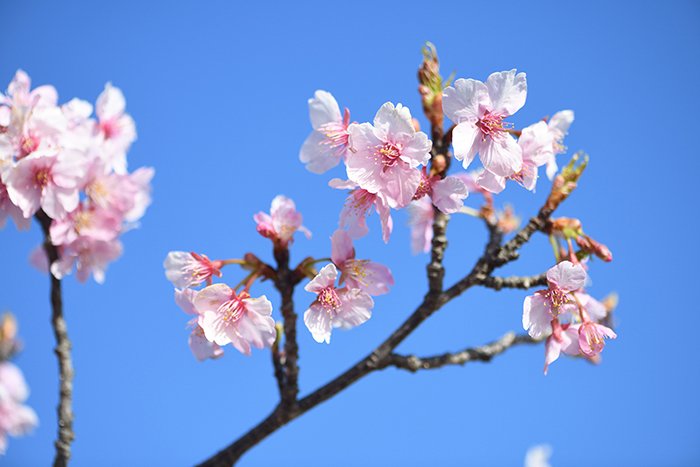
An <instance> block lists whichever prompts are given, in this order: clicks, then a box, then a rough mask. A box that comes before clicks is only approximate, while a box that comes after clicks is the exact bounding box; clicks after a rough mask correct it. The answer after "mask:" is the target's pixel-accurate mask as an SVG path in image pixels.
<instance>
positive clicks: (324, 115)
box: [309, 89, 343, 130]
mask: <svg viewBox="0 0 700 467" xmlns="http://www.w3.org/2000/svg"><path fill="white" fill-rule="evenodd" d="M309 118H310V119H311V126H312V127H313V129H314V130H317V129H318V128H319V127H320V126H321V125H324V124H326V123H331V122H342V121H343V117H342V115H341V114H340V107H338V102H337V101H336V100H335V97H333V94H331V93H330V92H327V91H322V90H320V89H319V90H318V91H316V92H315V93H314V97H313V98H311V99H309Z"/></svg>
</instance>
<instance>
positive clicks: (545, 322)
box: [523, 292, 552, 339]
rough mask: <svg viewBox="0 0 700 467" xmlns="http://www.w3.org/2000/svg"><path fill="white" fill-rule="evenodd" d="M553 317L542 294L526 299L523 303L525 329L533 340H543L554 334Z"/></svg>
mask: <svg viewBox="0 0 700 467" xmlns="http://www.w3.org/2000/svg"><path fill="white" fill-rule="evenodd" d="M551 322H552V315H551V313H550V312H549V307H547V305H546V301H545V299H544V297H543V296H542V294H541V293H539V292H537V293H535V294H534V295H529V296H527V297H525V301H524V302H523V329H525V330H526V331H527V332H528V334H530V337H532V338H533V339H541V338H543V337H545V336H546V335H548V334H550V333H551V332H552V325H551Z"/></svg>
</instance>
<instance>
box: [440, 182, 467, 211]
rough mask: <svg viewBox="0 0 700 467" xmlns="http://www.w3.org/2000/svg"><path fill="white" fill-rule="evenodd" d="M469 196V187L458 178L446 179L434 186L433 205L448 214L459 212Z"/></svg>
mask: <svg viewBox="0 0 700 467" xmlns="http://www.w3.org/2000/svg"><path fill="white" fill-rule="evenodd" d="M468 195H469V192H468V191H467V186H466V185H465V184H464V182H463V181H462V180H460V179H459V178H457V177H445V178H444V179H442V180H438V181H437V182H433V184H432V194H431V198H432V200H433V204H435V206H437V208H438V209H439V210H440V211H442V212H444V213H446V214H452V213H453V212H457V211H459V210H460V209H461V208H462V206H464V199H465V198H466V197H467V196H468Z"/></svg>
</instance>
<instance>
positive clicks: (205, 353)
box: [187, 320, 224, 362]
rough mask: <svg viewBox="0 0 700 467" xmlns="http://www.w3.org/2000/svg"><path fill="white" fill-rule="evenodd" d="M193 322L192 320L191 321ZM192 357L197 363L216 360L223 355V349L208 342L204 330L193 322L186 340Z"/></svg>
mask: <svg viewBox="0 0 700 467" xmlns="http://www.w3.org/2000/svg"><path fill="white" fill-rule="evenodd" d="M193 321H194V320H193ZM187 343H188V345H189V346H190V350H191V351H192V355H194V358H196V359H197V361H200V362H203V361H204V360H207V359H209V358H211V359H217V358H219V357H221V356H223V355H224V349H222V348H221V346H220V345H219V344H217V343H215V342H210V341H208V340H207V338H206V336H205V335H204V329H202V327H201V326H200V325H199V324H197V323H196V321H194V322H193V326H192V332H191V333H190V337H189V338H188V340H187Z"/></svg>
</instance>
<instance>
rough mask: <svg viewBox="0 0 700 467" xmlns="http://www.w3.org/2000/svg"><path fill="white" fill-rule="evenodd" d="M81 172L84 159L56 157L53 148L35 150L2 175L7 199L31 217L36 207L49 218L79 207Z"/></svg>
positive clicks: (61, 215)
mask: <svg viewBox="0 0 700 467" xmlns="http://www.w3.org/2000/svg"><path fill="white" fill-rule="evenodd" d="M83 175H84V161H83V160H81V159H80V158H78V157H74V156H73V155H72V154H71V155H62V156H61V157H59V156H58V155H57V154H56V153H54V152H53V151H46V152H43V151H42V152H34V153H32V154H31V155H29V156H27V157H25V158H23V159H21V160H20V161H18V162H17V164H16V165H15V166H14V167H13V168H10V169H9V170H7V171H6V172H5V173H4V174H3V180H2V181H3V183H5V185H6V188H7V194H8V195H9V197H10V200H12V202H13V203H14V204H15V205H16V206H17V207H19V208H20V209H21V210H22V214H23V215H24V217H31V216H33V215H34V213H36V212H37V211H38V210H39V208H41V209H43V210H44V212H46V214H47V215H48V216H49V217H51V218H52V219H57V218H60V217H63V216H65V215H66V214H67V213H69V212H71V211H73V210H74V209H75V208H77V207H78V201H79V195H78V184H79V181H80V179H81V177H82V176H83Z"/></svg>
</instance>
